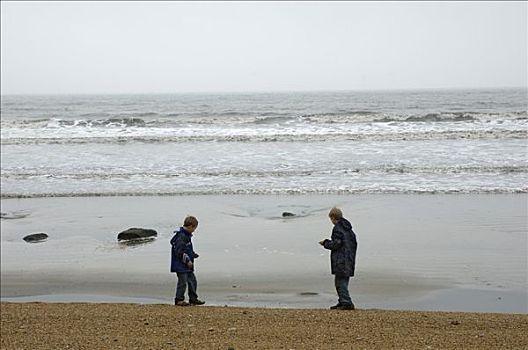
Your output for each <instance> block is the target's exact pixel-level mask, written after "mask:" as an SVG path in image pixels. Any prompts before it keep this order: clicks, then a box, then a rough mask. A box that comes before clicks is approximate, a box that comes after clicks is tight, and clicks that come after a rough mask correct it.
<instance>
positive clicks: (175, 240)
mask: <svg viewBox="0 0 528 350" xmlns="http://www.w3.org/2000/svg"><path fill="white" fill-rule="evenodd" d="M197 227H198V220H197V219H196V218H195V217H194V216H188V217H186V218H185V220H184V222H183V227H180V229H179V230H178V231H174V233H175V235H174V236H173V237H172V239H171V241H170V243H171V245H172V253H171V272H176V275H177V276H178V283H177V285H176V297H175V298H174V305H178V306H188V305H203V304H205V302H204V301H202V300H200V299H198V294H196V290H197V288H198V282H197V281H196V276H195V275H194V259H196V258H198V254H196V253H195V251H194V250H193V245H192V241H191V238H192V236H193V232H194V231H195V230H196V228H197ZM187 287H189V302H188V303H187V302H185V290H186V289H187Z"/></svg>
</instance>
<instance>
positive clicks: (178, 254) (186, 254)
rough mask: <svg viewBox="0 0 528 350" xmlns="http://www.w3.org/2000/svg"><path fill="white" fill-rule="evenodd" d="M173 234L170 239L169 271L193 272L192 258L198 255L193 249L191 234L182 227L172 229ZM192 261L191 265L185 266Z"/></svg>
mask: <svg viewBox="0 0 528 350" xmlns="http://www.w3.org/2000/svg"><path fill="white" fill-rule="evenodd" d="M174 233H175V235H174V236H173V237H172V239H171V240H170V243H171V246H172V249H171V272H187V273H188V272H193V271H194V259H195V258H197V257H198V254H196V253H195V252H194V250H193V245H192V241H191V238H192V234H191V233H190V232H187V230H185V229H184V228H183V227H180V229H179V230H178V231H174ZM189 261H190V262H192V263H193V267H192V268H189V267H188V266H187V263H188V262H189Z"/></svg>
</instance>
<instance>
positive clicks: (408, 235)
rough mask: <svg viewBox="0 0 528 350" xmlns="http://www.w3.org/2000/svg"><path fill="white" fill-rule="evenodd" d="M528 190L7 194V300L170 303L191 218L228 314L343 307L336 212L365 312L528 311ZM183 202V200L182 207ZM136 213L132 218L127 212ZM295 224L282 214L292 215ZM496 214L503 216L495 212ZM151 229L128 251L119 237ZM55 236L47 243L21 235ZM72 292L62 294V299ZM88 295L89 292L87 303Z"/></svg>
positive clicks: (0, 294) (203, 281) (209, 281)
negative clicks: (178, 239) (173, 262)
mask: <svg viewBox="0 0 528 350" xmlns="http://www.w3.org/2000/svg"><path fill="white" fill-rule="evenodd" d="M527 198H528V196H527V195H526V194H500V195H498V194H493V195H492V194H481V195H467V194H466V195H461V194H457V195H403V194H397V195H386V194H385V195H379V194H373V195H299V196H297V195H290V196H282V195H266V196H260V195H259V196H255V195H233V196H221V195H218V196H185V197H183V196H179V197H168V196H154V197H92V198H81V197H77V198H32V199H2V201H1V204H2V212H10V213H18V214H20V213H23V215H20V216H19V217H18V218H15V219H2V220H1V225H2V230H1V236H0V237H1V243H2V244H1V247H0V248H1V253H2V254H1V265H0V277H1V279H2V283H1V285H0V301H23V302H32V301H44V302H49V301H58V302H61V301H89V302H91V301H95V302H102V301H108V302H113V301H116V298H121V299H120V300H121V301H127V300H130V299H129V298H133V300H137V299H138V298H139V299H142V300H149V301H152V302H153V303H156V301H158V302H167V303H171V301H172V298H173V293H174V284H175V276H174V275H173V274H171V273H170V272H169V262H170V250H169V248H170V245H169V243H168V242H169V240H170V238H171V236H172V231H173V230H174V228H175V227H176V226H178V225H179V224H180V221H181V219H182V218H183V217H185V216H186V215H187V214H191V213H192V214H194V215H196V216H197V217H198V218H199V220H200V222H201V224H200V229H199V232H198V234H197V235H196V237H195V239H194V241H195V242H194V243H195V247H196V249H197V252H198V253H199V254H200V256H201V257H200V259H199V260H198V265H197V278H198V283H199V288H198V289H199V290H198V292H199V295H200V296H201V297H202V298H203V299H205V300H206V301H208V303H209V304H213V305H217V306H223V305H228V306H263V307H281V308H284V307H286V308H320V309H325V308H327V307H328V306H329V305H333V304H335V302H336V294H335V289H334V286H333V277H332V275H331V274H330V270H329V253H328V252H327V251H325V250H323V249H321V247H320V246H319V245H318V244H317V242H318V241H319V240H321V239H322V238H325V237H327V236H328V235H329V234H330V231H331V224H330V223H329V221H328V218H327V216H326V215H327V212H328V210H329V209H330V208H331V207H332V206H334V205H338V206H340V207H342V209H343V211H344V213H345V217H348V218H350V219H351V221H352V223H353V225H354V230H355V231H356V234H357V236H358V242H359V249H358V261H357V266H358V269H357V275H356V277H354V278H353V279H351V282H350V292H351V295H352V298H353V300H354V302H355V303H357V305H359V307H363V308H380V309H387V310H389V309H398V310H401V309H406V310H443V311H470V312H471V311H477V312H519V313H527V312H528V305H527V302H528V298H527V297H528V295H527V294H526V293H527V292H526V290H525V287H526V282H527V281H526V272H527V260H526V259H527V250H526V246H527V245H526V244H527V241H526V239H527V238H526V229H527V226H526V224H527V222H526V209H527V204H528V200H527ZM182 199H184V200H182ZM123 208H125V209H126V210H123ZM285 211H287V212H292V213H295V214H296V216H295V217H292V218H283V217H282V215H281V214H282V213H283V212H285ZM490 213H493V215H490ZM129 227H145V228H154V229H156V230H157V231H158V236H157V238H156V239H155V240H153V241H150V242H148V243H145V244H142V245H136V246H127V245H123V244H120V243H119V242H117V240H116V235H117V233H118V232H120V231H122V230H124V229H127V228H129ZM31 232H46V233H48V234H49V238H48V240H47V241H46V242H43V243H37V244H29V243H26V242H24V241H23V240H22V237H23V236H24V235H25V234H27V233H31ZM61 296H62V297H63V299H62V300H61ZM80 296H83V297H82V298H81V297H80Z"/></svg>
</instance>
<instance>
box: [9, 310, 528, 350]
mask: <svg viewBox="0 0 528 350" xmlns="http://www.w3.org/2000/svg"><path fill="white" fill-rule="evenodd" d="M1 324H2V327H1V348H2V349H68V348H72V349H225V350H227V349H526V348H527V347H528V332H526V330H527V329H528V316H527V315H519V314H497V313H495V314H485V313H443V312H409V311H382V310H354V311H337V310H312V309H305V310H296V309H256V308H236V307H204V306H201V307H176V306H170V305H138V304H118V305H116V304H75V303H74V304H42V303H25V304H21V303H15V304H11V303H2V304H1Z"/></svg>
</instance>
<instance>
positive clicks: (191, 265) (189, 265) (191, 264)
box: [187, 261, 193, 269]
mask: <svg viewBox="0 0 528 350" xmlns="http://www.w3.org/2000/svg"><path fill="white" fill-rule="evenodd" d="M187 267H188V268H190V269H192V268H193V263H192V261H189V262H188V263H187Z"/></svg>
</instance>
